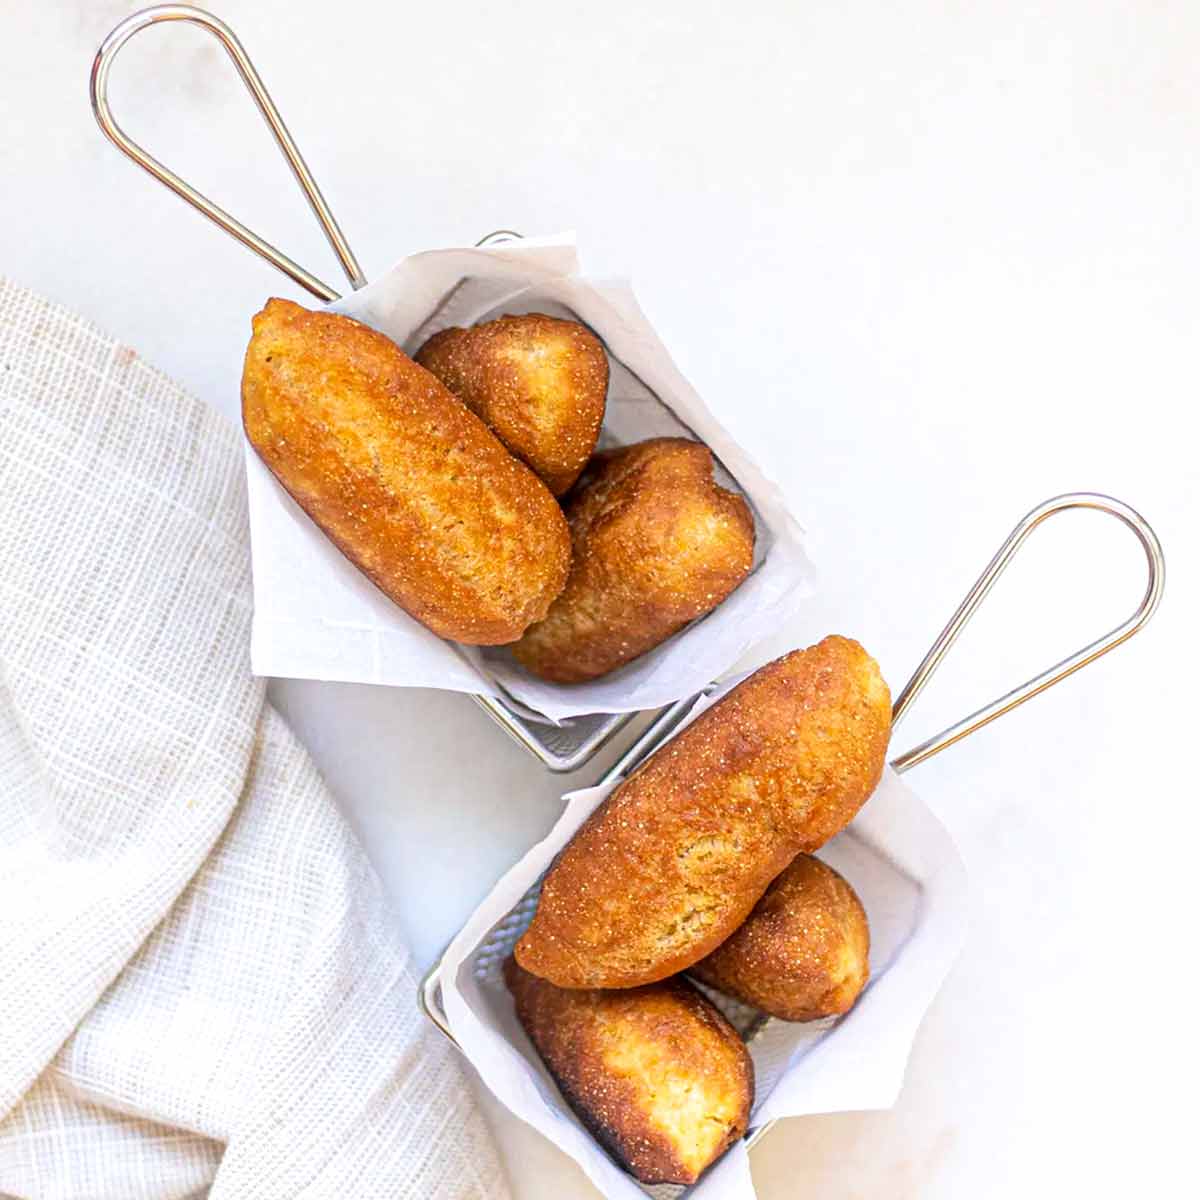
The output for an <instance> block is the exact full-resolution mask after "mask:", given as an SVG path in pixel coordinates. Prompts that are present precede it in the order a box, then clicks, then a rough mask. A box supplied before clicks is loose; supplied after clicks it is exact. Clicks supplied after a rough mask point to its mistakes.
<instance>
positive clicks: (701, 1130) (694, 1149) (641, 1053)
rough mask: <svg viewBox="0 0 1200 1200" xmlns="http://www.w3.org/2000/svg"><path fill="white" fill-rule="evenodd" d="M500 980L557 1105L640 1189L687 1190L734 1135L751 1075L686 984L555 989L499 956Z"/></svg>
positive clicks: (731, 1040) (746, 1109) (729, 1033)
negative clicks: (562, 1101)
mask: <svg viewBox="0 0 1200 1200" xmlns="http://www.w3.org/2000/svg"><path fill="white" fill-rule="evenodd" d="M504 978H505V981H506V982H507V984H508V988H509V991H511V992H512V994H513V999H514V1000H515V1001H516V1008H517V1017H518V1019H519V1020H520V1022H521V1024H522V1025H523V1026H524V1028H525V1032H526V1033H528V1034H529V1039H530V1041H532V1042H533V1044H534V1046H535V1047H536V1049H537V1052H538V1053H539V1054H540V1055H541V1056H542V1060H543V1062H545V1064H546V1066H547V1068H548V1069H549V1071H550V1074H551V1075H553V1076H554V1079H555V1081H556V1082H557V1083H558V1086H559V1088H560V1089H561V1090H562V1093H563V1096H564V1097H565V1098H566V1100H567V1103H568V1104H570V1106H571V1107H572V1108H573V1109H574V1110H575V1112H576V1113H577V1114H578V1116H579V1119H580V1120H581V1121H582V1122H583V1123H584V1125H586V1126H587V1128H588V1129H589V1130H590V1131H591V1133H592V1134H593V1135H594V1136H595V1137H596V1138H597V1140H598V1141H600V1143H601V1144H602V1145H604V1146H605V1147H606V1148H607V1149H608V1150H609V1151H610V1152H611V1153H612V1155H613V1156H614V1157H615V1158H616V1159H617V1160H618V1162H620V1163H621V1164H622V1165H623V1166H624V1167H625V1168H626V1169H627V1170H629V1171H630V1172H631V1173H632V1174H633V1175H635V1176H636V1177H637V1178H638V1179H640V1180H641V1181H642V1182H643V1183H695V1182H696V1180H697V1179H698V1178H699V1176H700V1174H701V1172H703V1171H704V1169H705V1168H706V1167H708V1166H709V1165H710V1164H711V1163H713V1162H715V1161H716V1159H718V1158H719V1157H720V1156H721V1155H722V1154H723V1153H724V1152H725V1150H726V1149H727V1148H728V1147H729V1146H730V1145H732V1143H733V1142H735V1141H736V1140H737V1139H738V1138H740V1137H741V1136H742V1134H743V1133H745V1132H746V1124H747V1122H748V1120H749V1117H750V1108H751V1106H752V1105H753V1103H754V1065H753V1063H752V1062H751V1061H750V1055H749V1054H748V1053H747V1051H746V1047H745V1045H744V1044H743V1042H742V1039H741V1038H740V1037H738V1035H737V1031H736V1030H735V1029H734V1028H733V1027H732V1026H731V1025H730V1024H729V1022H728V1021H726V1020H725V1018H724V1017H723V1016H721V1014H720V1013H719V1012H718V1011H717V1010H716V1009H715V1008H714V1007H713V1006H712V1005H711V1004H710V1003H709V1002H708V1001H707V1000H706V999H705V998H704V997H703V996H702V995H701V994H700V993H699V992H698V991H697V990H696V989H695V988H694V987H692V986H691V984H689V983H688V982H687V981H686V980H683V979H669V980H667V981H666V982H665V983H657V984H653V985H651V986H650V987H643V988H636V989H632V990H628V991H622V992H602V991H567V990H566V989H564V988H557V987H555V986H554V985H553V984H552V983H547V982H546V981H545V980H544V979H539V978H538V977H537V976H536V975H530V974H529V972H528V971H523V970H522V969H521V968H520V967H519V966H518V965H517V964H516V963H515V962H514V961H513V960H512V959H511V958H510V959H509V960H508V962H507V963H506V964H505V967H504Z"/></svg>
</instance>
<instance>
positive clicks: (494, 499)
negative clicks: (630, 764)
mask: <svg viewBox="0 0 1200 1200" xmlns="http://www.w3.org/2000/svg"><path fill="white" fill-rule="evenodd" d="M253 326H254V333H253V336H252V337H251V339H250V345H249V346H248V348H247V350H246V362H245V367H244V369H243V373H242V419H243V423H244V425H245V429H246V436H247V437H248V438H249V440H250V444H251V445H252V446H253V447H254V449H255V450H256V451H257V453H258V456H259V457H260V458H261V459H262V460H263V462H264V463H265V464H266V465H267V467H268V468H269V469H270V471H271V473H272V474H273V475H274V476H275V477H276V478H277V479H278V480H279V482H280V483H281V484H282V485H283V486H284V488H286V489H287V491H288V492H289V493H290V494H291V496H292V498H293V499H294V500H295V501H296V502H297V503H298V504H299V505H300V507H301V508H303V509H304V511H305V512H306V513H308V515H309V516H310V517H311V518H312V519H313V521H315V522H316V524H317V525H318V526H320V528H321V529H322V531H323V532H324V533H325V534H326V535H327V536H328V537H329V538H330V539H331V540H332V541H333V543H334V544H335V545H336V546H337V547H338V549H339V550H341V552H342V553H343V554H344V555H345V556H346V557H347V558H348V559H349V560H350V561H351V562H352V563H354V565H355V566H356V567H358V569H359V570H360V571H362V572H363V573H364V574H365V575H367V576H368V577H369V578H370V579H371V580H372V581H373V582H374V583H375V584H376V585H377V586H378V587H379V588H380V590H381V591H383V592H384V593H385V594H386V595H387V596H388V597H389V598H390V599H392V600H394V601H395V602H396V603H397V604H399V605H400V607H401V608H403V609H404V610H405V611H406V612H408V613H409V614H410V615H411V616H413V617H415V618H416V619H417V620H418V621H420V622H421V623H422V624H423V625H426V626H427V627H428V628H429V629H431V630H433V632H434V633H436V634H439V635H440V636H441V637H445V638H453V639H454V640H456V641H459V642H466V643H470V644H473V645H497V644H501V643H505V642H511V641H514V640H516V639H517V638H518V637H520V636H521V634H522V632H523V631H524V630H525V628H526V627H527V626H528V625H529V624H530V623H531V622H533V621H537V620H539V619H540V618H541V617H543V616H544V615H545V614H546V612H547V610H548V609H549V606H550V602H551V601H552V600H553V599H554V598H555V596H557V595H558V593H559V591H561V590H562V586H563V583H564V582H565V580H566V577H567V569H568V566H569V563H570V552H571V549H570V533H569V531H568V528H567V524H566V521H565V520H564V518H563V515H562V512H561V511H560V509H559V507H558V505H557V504H556V503H555V500H554V497H553V496H552V495H551V494H550V492H549V491H548V490H547V488H546V486H545V485H544V484H543V483H542V482H541V480H540V479H538V478H537V476H535V475H534V474H533V472H532V471H530V470H529V468H528V467H526V466H525V465H524V464H523V463H520V462H518V461H517V460H516V459H515V458H513V457H512V455H511V454H509V453H508V451H507V450H505V449H504V447H503V446H502V445H501V444H500V443H499V442H498V441H497V440H496V438H495V437H494V436H493V435H492V433H491V432H490V431H489V430H488V428H487V427H486V426H485V425H484V424H483V422H482V421H481V420H480V419H479V418H478V417H477V416H475V414H474V413H472V412H469V411H468V410H467V409H465V408H464V407H463V406H462V405H461V404H460V403H459V402H458V401H457V400H456V399H455V398H454V397H453V396H452V395H451V394H450V393H449V392H448V391H447V390H446V389H445V388H444V387H443V386H442V385H441V384H440V383H439V382H438V381H437V380H436V379H435V378H434V377H433V376H432V375H430V374H429V373H428V372H427V371H425V370H423V369H422V368H421V367H418V366H417V365H416V364H415V363H414V362H413V361H412V360H411V359H410V358H408V357H407V356H406V355H405V354H404V353H403V352H402V351H401V350H400V348H399V347H398V346H396V345H395V344H394V343H393V342H391V341H389V340H388V339H387V338H386V337H384V336H383V334H381V333H376V332H375V331H374V330H372V329H369V328H367V326H365V325H362V324H360V323H359V322H357V321H353V320H351V319H350V318H349V317H342V316H337V315H336V314H334V313H325V312H310V311H309V310H307V309H305V308H301V307H300V305H298V304H293V303H292V302H291V301H290V300H269V301H268V302H267V305H266V307H265V308H264V309H263V310H262V312H260V313H258V314H257V316H255V318H254V322H253Z"/></svg>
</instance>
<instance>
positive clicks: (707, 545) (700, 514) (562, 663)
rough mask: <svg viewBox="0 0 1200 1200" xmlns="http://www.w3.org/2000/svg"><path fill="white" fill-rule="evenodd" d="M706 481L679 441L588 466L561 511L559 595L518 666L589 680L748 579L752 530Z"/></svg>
mask: <svg viewBox="0 0 1200 1200" xmlns="http://www.w3.org/2000/svg"><path fill="white" fill-rule="evenodd" d="M712 469H713V460H712V453H711V451H710V450H709V449H708V447H707V446H705V445H703V444H702V443H700V442H692V441H688V440H687V439H685V438H653V439H651V440H650V441H646V442H638V443H637V444H636V445H633V446H625V447H623V448H622V449H620V450H616V451H612V452H610V453H606V454H600V455H597V456H596V458H595V459H594V460H593V463H592V465H591V466H590V467H589V468H588V471H587V474H586V475H585V476H584V478H583V479H582V480H581V481H580V483H579V485H578V486H577V487H576V488H575V490H574V491H573V492H572V493H571V495H570V497H569V498H568V500H567V503H566V511H567V520H568V521H569V522H570V524H571V543H572V551H573V561H572V564H571V574H570V576H569V577H568V579H567V586H566V587H565V588H564V589H563V592H562V595H560V596H559V598H558V599H557V600H556V601H555V602H554V604H553V605H551V607H550V612H549V614H548V615H547V616H546V619H545V620H544V621H540V622H539V623H538V624H536V625H534V626H532V627H531V628H530V629H529V630H528V631H527V632H526V634H525V636H524V637H523V638H522V639H521V640H520V641H519V642H518V643H517V644H516V645H515V646H514V647H513V654H514V655H515V656H516V658H517V661H518V662H519V663H521V665H522V666H524V667H525V668H526V669H527V670H530V671H532V672H533V673H534V674H535V675H539V676H541V678H543V679H549V680H551V681H552V682H555V683H577V682H579V681H581V680H586V679H595V678H597V677H598V676H600V675H604V674H607V673H608V672H609V671H613V670H615V669H616V668H617V667H620V666H623V665H624V664H625V663H627V662H629V661H631V660H632V659H634V658H637V657H638V655H641V654H645V653H646V651H647V650H652V649H653V648H654V647H655V646H657V645H658V644H659V643H660V642H663V641H665V640H666V639H667V638H669V637H670V636H671V635H672V634H673V633H675V632H677V631H678V630H680V629H682V628H683V627H684V626H685V625H686V624H687V623H688V622H689V621H693V620H695V619H696V618H697V617H702V616H704V615H705V614H706V613H709V612H711V611H712V610H713V609H714V608H716V607H717V605H718V604H720V603H721V601H722V600H724V599H725V597H726V596H728V595H729V593H730V592H732V591H733V590H734V588H736V587H737V586H738V584H739V583H741V582H742V580H743V579H745V578H746V576H747V575H749V574H750V568H751V566H752V565H753V561H754V518H753V517H752V516H751V515H750V509H749V506H748V505H747V504H746V501H745V500H744V499H742V497H741V496H739V495H737V494H736V493H734V492H730V491H726V490H725V489H724V488H722V487H718V486H717V485H716V483H714V482H713V477H712Z"/></svg>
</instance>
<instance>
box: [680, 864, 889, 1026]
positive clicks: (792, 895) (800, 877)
mask: <svg viewBox="0 0 1200 1200" xmlns="http://www.w3.org/2000/svg"><path fill="white" fill-rule="evenodd" d="M870 950H871V934H870V931H869V929H868V927H867V914H866V913H865V912H864V911H863V906H862V901H861V900H859V898H858V896H857V895H855V892H854V889H853V888H852V887H851V886H850V885H849V884H848V883H847V882H846V881H845V880H844V879H843V878H842V877H841V876H840V875H839V874H838V873H837V872H836V871H835V870H834V869H833V868H832V867H830V866H827V865H826V864H825V863H823V862H821V860H820V859H819V858H813V857H812V855H810V854H801V855H799V856H798V857H797V858H796V859H795V860H794V861H793V862H792V864H791V865H790V866H789V867H788V868H787V869H786V870H785V871H784V872H783V874H782V875H780V876H779V878H778V879H776V880H775V882H774V883H772V884H771V886H770V887H769V888H767V890H766V892H765V893H764V894H763V898H762V899H761V900H760V901H759V902H758V903H757V904H756V905H755V906H754V910H753V911H752V912H751V913H750V915H749V916H748V917H747V918H746V919H745V921H743V922H742V924H741V925H739V926H738V928H737V929H736V930H735V931H734V932H733V934H732V935H731V936H730V937H728V938H727V939H726V940H725V941H723V942H722V943H721V944H720V945H719V946H718V947H717V948H716V949H715V950H714V951H713V952H712V953H711V954H710V955H709V956H708V957H707V958H702V959H701V960H700V961H699V962H698V963H696V964H695V966H693V967H691V968H690V974H691V975H693V976H694V977H695V978H696V979H699V980H700V981H701V982H702V983H707V984H710V985H711V986H712V987H715V988H717V989H718V990H719V991H722V992H724V993H726V995H729V996H735V997H736V998H737V999H739V1000H741V1001H743V1002H744V1003H746V1004H750V1005H753V1007H755V1008H759V1009H762V1011H763V1012H765V1013H769V1014H770V1015H771V1016H773V1017H780V1018H781V1019H783V1020H784V1021H815V1020H817V1019H818V1018H820V1017H832V1016H836V1015H839V1014H841V1013H844V1012H849V1011H850V1009H851V1008H852V1007H853V1005H854V1002H855V1000H857V999H858V996H859V993H860V992H861V991H862V990H863V988H864V987H866V984H867V978H868V976H869V974H870V970H869V967H868V958H869V955H870Z"/></svg>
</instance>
